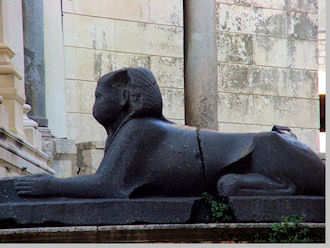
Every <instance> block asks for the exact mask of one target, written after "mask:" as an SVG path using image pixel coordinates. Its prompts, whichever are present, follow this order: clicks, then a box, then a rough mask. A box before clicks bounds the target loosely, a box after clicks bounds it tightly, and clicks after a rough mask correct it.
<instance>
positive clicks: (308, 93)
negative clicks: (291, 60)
mask: <svg viewBox="0 0 330 248" xmlns="http://www.w3.org/2000/svg"><path fill="white" fill-rule="evenodd" d="M287 75H288V80H287V85H286V89H285V90H286V91H287V92H288V95H289V96H296V97H307V98H314V99H318V98H319V96H318V75H317V72H316V71H312V70H296V69H289V71H288V74H287ZM283 88H284V87H283Z"/></svg>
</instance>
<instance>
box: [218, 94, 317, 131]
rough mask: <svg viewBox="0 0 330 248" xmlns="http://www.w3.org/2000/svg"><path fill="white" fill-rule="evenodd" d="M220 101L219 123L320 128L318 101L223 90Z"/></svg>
mask: <svg viewBox="0 0 330 248" xmlns="http://www.w3.org/2000/svg"><path fill="white" fill-rule="evenodd" d="M218 102H219V103H218V104H219V105H218V116H219V117H218V118H219V121H220V122H234V123H249V124H260V125H273V124H277V125H283V126H289V127H301V128H304V127H305V128H318V125H319V124H318V123H319V121H318V113H319V112H318V110H319V103H318V100H312V99H305V98H290V97H279V96H266V95H247V94H232V93H221V92H220V93H219V98H218ZM302 109H303V110H304V111H301V110H302ZM293 116H294V118H293Z"/></svg>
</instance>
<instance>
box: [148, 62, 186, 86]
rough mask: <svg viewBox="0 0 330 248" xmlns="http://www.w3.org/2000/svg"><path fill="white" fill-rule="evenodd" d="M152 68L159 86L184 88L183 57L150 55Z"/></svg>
mask: <svg viewBox="0 0 330 248" xmlns="http://www.w3.org/2000/svg"><path fill="white" fill-rule="evenodd" d="M150 70H151V71H152V72H153V73H154V75H155V77H156V79H157V82H158V85H159V87H168V88H180V89H183V88H184V81H183V59H181V58H174V57H159V56H150Z"/></svg>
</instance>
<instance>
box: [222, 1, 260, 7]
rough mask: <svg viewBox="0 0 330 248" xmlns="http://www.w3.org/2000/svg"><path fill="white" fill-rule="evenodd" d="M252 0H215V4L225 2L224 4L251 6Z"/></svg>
mask: <svg viewBox="0 0 330 248" xmlns="http://www.w3.org/2000/svg"><path fill="white" fill-rule="evenodd" d="M253 1H254V0H216V2H217V4H218V5H219V4H220V3H225V4H235V5H241V6H251V5H252V3H253Z"/></svg>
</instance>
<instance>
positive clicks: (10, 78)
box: [0, 43, 25, 138]
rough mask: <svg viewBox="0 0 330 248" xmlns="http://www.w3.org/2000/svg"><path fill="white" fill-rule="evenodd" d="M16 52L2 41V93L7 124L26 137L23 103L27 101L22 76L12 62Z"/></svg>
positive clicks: (0, 61) (0, 50)
mask: <svg viewBox="0 0 330 248" xmlns="http://www.w3.org/2000/svg"><path fill="white" fill-rule="evenodd" d="M13 56H14V52H13V51H12V50H11V49H10V48H9V47H7V46H6V45H5V44H1V43H0V82H1V84H0V95H1V96H2V97H3V101H2V112H3V113H5V114H4V117H3V118H4V119H6V124H7V125H6V126H4V124H3V126H2V127H3V128H8V129H9V130H10V131H12V132H13V133H15V134H17V135H18V136H19V137H21V138H24V137H25V135H24V130H23V105H24V103H25V94H24V85H23V83H22V82H21V81H20V80H21V76H20V75H19V74H18V72H17V71H16V70H15V68H14V66H13V65H12V63H11V59H12V58H13Z"/></svg>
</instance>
